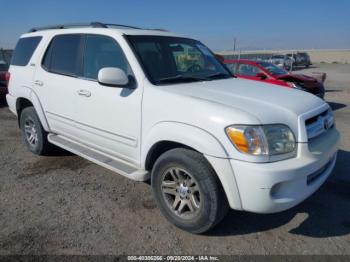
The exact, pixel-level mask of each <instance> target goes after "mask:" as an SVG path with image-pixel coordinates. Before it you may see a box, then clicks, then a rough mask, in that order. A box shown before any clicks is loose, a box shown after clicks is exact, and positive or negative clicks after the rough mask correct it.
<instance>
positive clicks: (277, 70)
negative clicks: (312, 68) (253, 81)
mask: <svg viewBox="0 0 350 262" xmlns="http://www.w3.org/2000/svg"><path fill="white" fill-rule="evenodd" d="M258 64H259V65H260V66H262V67H263V68H265V69H266V70H267V71H268V72H269V73H270V74H271V75H274V76H280V75H286V74H288V72H287V71H286V70H284V69H282V68H279V67H278V66H275V65H274V64H271V63H268V62H258Z"/></svg>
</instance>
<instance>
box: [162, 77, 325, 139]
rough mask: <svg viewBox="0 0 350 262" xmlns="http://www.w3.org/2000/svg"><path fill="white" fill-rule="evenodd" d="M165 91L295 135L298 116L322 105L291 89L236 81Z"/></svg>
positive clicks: (305, 93) (168, 88) (186, 86)
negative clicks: (284, 127) (286, 128)
mask: <svg viewBox="0 0 350 262" xmlns="http://www.w3.org/2000/svg"><path fill="white" fill-rule="evenodd" d="M164 87H165V86H164ZM165 88H166V89H167V91H169V92H174V93H177V94H179V95H184V96H187V97H191V98H193V99H196V100H203V101H204V102H211V103H214V104H218V105H220V108H221V107H222V106H224V108H226V109H229V108H232V109H234V110H232V114H235V113H237V112H239V111H243V112H244V113H249V114H250V115H252V116H254V117H255V118H256V119H258V120H259V123H256V124H273V123H282V124H286V125H288V126H290V127H291V128H292V129H293V131H294V132H295V133H296V134H297V133H298V116H300V115H301V114H304V113H306V112H309V111H311V110H314V109H315V108H317V107H320V106H322V105H324V103H325V102H324V101H323V100H321V99H320V98H318V97H316V96H314V95H311V94H309V93H307V92H304V91H300V90H296V89H294V88H281V87H280V86H276V85H269V84H264V83H261V82H255V81H249V80H242V79H238V78H231V79H224V80H216V81H206V82H195V83H186V84H178V85H171V86H166V87H165ZM218 108H219V107H218ZM218 110H219V109H218ZM232 119H234V116H232ZM236 124H238V123H236ZM239 124H245V123H239Z"/></svg>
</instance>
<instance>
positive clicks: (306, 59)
mask: <svg viewBox="0 0 350 262" xmlns="http://www.w3.org/2000/svg"><path fill="white" fill-rule="evenodd" d="M287 56H288V57H290V58H292V60H293V67H294V66H297V67H298V66H304V67H306V68H308V67H309V66H310V65H312V63H311V59H310V56H309V54H308V53H306V52H297V53H292V54H287Z"/></svg>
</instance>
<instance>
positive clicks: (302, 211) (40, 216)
mask: <svg viewBox="0 0 350 262" xmlns="http://www.w3.org/2000/svg"><path fill="white" fill-rule="evenodd" d="M304 71H307V72H309V73H310V72H317V71H322V72H327V75H328V79H327V82H326V89H327V93H326V100H327V101H328V102H329V103H330V104H331V106H332V108H333V109H334V113H335V116H336V123H337V128H338V129H339V130H340V132H341V134H342V140H341V145H340V151H339V158H338V162H337V165H336V168H335V170H334V172H333V174H332V176H331V177H330V178H329V179H328V181H327V182H326V183H325V184H324V185H323V186H322V187H321V189H320V190H318V191H317V192H316V193H315V194H314V195H313V196H312V197H310V198H309V199H307V200H306V201H305V202H303V203H302V204H300V205H299V206H297V207H295V208H293V209H291V210H289V211H285V212H282V213H278V214H272V215H257V214H251V213H246V212H238V211H231V212H230V213H229V214H228V216H227V217H226V218H225V220H224V221H223V222H222V223H221V224H220V225H219V226H218V227H217V228H215V229H214V230H213V231H211V232H210V233H208V234H206V235H192V234H189V233H186V232H184V231H181V230H179V229H177V228H175V227H174V226H172V225H171V224H169V223H168V222H167V221H166V220H165V219H164V217H163V216H162V215H161V214H160V212H159V210H158V209H157V207H156V205H155V202H154V201H153V199H152V193H151V189H150V186H149V185H148V184H147V183H140V182H133V181H130V180H128V179H126V178H124V177H122V176H120V175H117V174H114V173H112V172H110V171H108V170H106V169H104V168H102V167H99V166H97V165H95V164H92V163H90V162H88V161H85V160H83V159H82V158H80V157H77V156H74V155H70V154H63V153H62V155H60V156H51V157H38V156H35V155H32V154H31V153H29V152H28V151H27V150H26V148H25V147H24V145H23V143H22V142H21V138H20V132H19V130H18V128H17V122H16V118H15V117H14V116H13V115H12V114H11V113H10V112H9V110H8V108H7V106H6V103H5V102H4V101H2V102H1V104H0V254H2V255H5V254H56V255H57V254H95V255H99V254H128V255H131V254H132V255H134V254H148V255H152V254H200V255H203V254H213V255H214V254H217V255H219V254H350V234H349V233H350V65H336V64H334V65H327V64H322V65H321V64H320V65H315V66H314V67H312V68H310V69H308V70H302V71H299V72H304Z"/></svg>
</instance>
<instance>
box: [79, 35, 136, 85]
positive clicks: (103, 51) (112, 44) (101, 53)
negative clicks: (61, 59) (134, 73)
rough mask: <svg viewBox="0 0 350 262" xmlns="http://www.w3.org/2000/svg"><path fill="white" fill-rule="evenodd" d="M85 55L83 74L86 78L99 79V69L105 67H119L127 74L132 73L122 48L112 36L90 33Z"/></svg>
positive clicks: (87, 38)
mask: <svg viewBox="0 0 350 262" xmlns="http://www.w3.org/2000/svg"><path fill="white" fill-rule="evenodd" d="M83 57H84V66H83V76H84V77H86V78H89V79H97V76H98V72H99V70H100V69H101V68H104V67H118V68H120V69H122V70H123V71H124V72H125V73H126V74H127V75H129V74H131V69H130V67H129V64H128V62H127V60H126V58H125V55H124V53H123V51H122V49H121V48H120V46H119V45H118V44H117V42H116V41H115V40H113V39H112V38H109V37H106V36H97V35H88V36H87V37H86V44H85V51H84V56H83Z"/></svg>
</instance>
